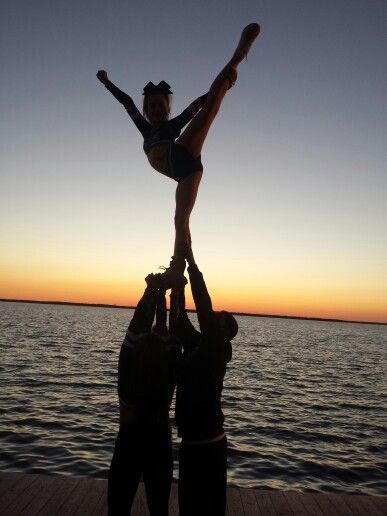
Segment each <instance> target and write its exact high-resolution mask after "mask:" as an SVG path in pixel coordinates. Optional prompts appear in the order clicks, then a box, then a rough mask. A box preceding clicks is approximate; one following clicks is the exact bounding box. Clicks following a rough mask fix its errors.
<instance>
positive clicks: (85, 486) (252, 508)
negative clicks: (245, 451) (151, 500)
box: [0, 473, 387, 516]
mask: <svg viewBox="0 0 387 516" xmlns="http://www.w3.org/2000/svg"><path fill="white" fill-rule="evenodd" d="M169 509H170V516H178V513H179V509H178V485H177V483H176V482H174V483H172V487H171V496H170V503H169ZM203 510H204V508H203ZM0 513H1V516H16V515H19V516H54V515H57V516H66V515H67V516H69V515H71V516H81V515H82V516H102V515H103V516H106V514H107V481H106V480H99V479H92V478H74V477H70V476H66V475H42V474H23V473H0ZM231 515H232V516H290V515H292V516H387V497H385V496H365V495H348V494H333V493H327V494H323V493H310V492H308V493H299V492H294V491H274V490H260V489H243V488H234V487H230V488H228V490H227V516H231ZM132 516H149V511H148V507H147V503H146V497H145V488H144V484H143V483H141V484H140V485H139V488H138V492H137V494H136V497H135V501H134V504H133V508H132ZM199 516H200V515H199Z"/></svg>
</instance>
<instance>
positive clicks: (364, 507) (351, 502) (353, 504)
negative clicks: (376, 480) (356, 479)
mask: <svg viewBox="0 0 387 516" xmlns="http://www.w3.org/2000/svg"><path fill="white" fill-rule="evenodd" d="M342 498H343V500H344V502H345V503H346V504H347V505H348V506H349V508H350V509H351V511H352V513H353V515H354V516H369V515H370V514H372V516H380V509H379V508H378V507H376V508H375V505H373V504H371V503H370V502H369V501H368V500H367V497H366V496H361V495H342ZM382 514H383V513H382Z"/></svg>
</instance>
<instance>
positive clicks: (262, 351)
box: [0, 303, 387, 494]
mask: <svg viewBox="0 0 387 516" xmlns="http://www.w3.org/2000/svg"><path fill="white" fill-rule="evenodd" d="M132 313H133V312H132V311H131V310H125V309H109V308H94V307H75V306H56V305H39V304H27V303H26V304H24V303H23V304H18V303H0V335H1V341H0V348H1V365H0V401H1V415H2V416H1V424H0V443H1V448H2V454H1V459H0V467H1V469H2V470H3V471H5V470H7V469H9V470H12V471H24V472H51V473H65V474H72V475H88V476H95V477H106V476H107V472H108V468H109V463H110V458H111V455H112V451H113V446H114V438H115V433H116V430H117V415H118V414H117V400H116V370H117V360H118V352H119V349H120V346H121V340H122V338H123V335H124V333H125V331H126V327H127V324H128V322H129V320H130V317H131V315H132ZM238 322H239V325H240V333H239V335H238V336H237V338H236V340H235V341H234V353H233V360H232V362H231V363H230V365H229V368H228V372H227V376H226V381H225V390H224V402H223V406H224V412H225V415H226V431H227V434H228V437H229V484H231V485H238V486H243V487H266V488H281V489H315V490H319V491H346V492H353V493H364V494H382V493H384V494H385V492H386V488H387V482H386V480H385V478H386V463H385V460H384V459H385V452H386V449H387V446H386V423H387V421H386V395H387V392H386V379H385V378H386V377H385V371H386V363H387V357H386V353H387V346H386V344H387V328H386V327H383V326H374V325H360V324H344V323H329V322H317V321H299V320H285V319H269V318H253V317H239V318H238ZM171 416H173V412H171ZM175 435H176V432H175ZM175 443H177V439H175ZM174 453H175V459H176V461H177V446H176V445H175V449H174ZM176 461H175V462H176ZM175 475H177V472H175Z"/></svg>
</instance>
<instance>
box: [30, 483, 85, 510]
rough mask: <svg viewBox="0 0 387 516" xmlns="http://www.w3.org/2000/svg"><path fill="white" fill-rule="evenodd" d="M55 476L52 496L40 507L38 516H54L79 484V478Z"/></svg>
mask: <svg viewBox="0 0 387 516" xmlns="http://www.w3.org/2000/svg"><path fill="white" fill-rule="evenodd" d="M54 478H55V485H54V488H53V492H52V496H51V497H50V499H49V500H48V501H47V502H46V503H45V505H43V507H42V508H41V509H40V511H39V512H38V516H52V515H53V514H57V512H58V511H59V510H60V508H61V507H62V505H63V504H64V503H65V502H66V500H67V499H68V498H69V496H70V495H71V493H72V492H73V491H74V490H75V489H77V487H78V484H79V478H74V477H70V476H67V475H58V476H55V477H54Z"/></svg>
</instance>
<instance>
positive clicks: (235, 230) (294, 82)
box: [0, 0, 387, 322]
mask: <svg viewBox="0 0 387 516" xmlns="http://www.w3.org/2000/svg"><path fill="white" fill-rule="evenodd" d="M0 19H1V21H0V24H1V36H0V38H1V39H0V60H1V61H0V62H1V74H0V82H1V97H0V109H1V122H0V124H1V126H0V152H1V158H0V165H1V182H0V189H1V191H0V233H1V235H0V236H1V238H0V298H8V299H9V298H13V299H35V300H61V301H75V302H90V303H109V304H123V305H133V304H135V303H136V301H137V299H138V297H139V296H140V295H141V293H142V289H143V284H144V282H143V278H144V277H145V276H146V274H148V273H149V272H157V267H158V266H159V265H167V264H168V263H169V260H170V256H171V254H172V250H173V237H174V228H173V213H174V191H175V187H176V183H174V182H173V181H171V180H170V179H168V178H166V177H164V176H162V175H161V174H158V173H157V172H155V171H154V170H153V169H152V168H151V167H150V165H149V164H148V162H147V160H146V157H145V154H144V153H143V150H142V137H141V135H140V134H139V133H138V131H137V129H136V128H135V126H134V125H133V123H132V122H131V120H130V119H129V117H128V115H127V114H126V112H125V111H124V109H123V107H122V106H121V105H120V104H118V103H117V101H116V100H115V99H114V98H113V97H112V96H111V95H110V93H109V92H108V91H107V90H106V89H105V88H104V87H103V86H102V85H101V84H100V83H99V82H98V81H97V79H96V77H95V74H96V72H97V70H98V69H101V68H103V69H106V70H107V71H108V74H109V77H110V78H111V80H112V81H113V82H114V83H115V84H116V85H117V86H119V87H120V88H121V89H123V90H124V91H126V92H127V93H128V94H130V95H131V96H132V97H133V100H134V101H135V102H136V104H137V105H138V106H139V107H140V103H141V100H142V95H141V92H142V88H143V86H144V85H145V84H146V83H147V82H148V81H150V80H152V81H153V82H159V81H160V80H162V79H164V80H166V81H167V82H168V83H169V84H171V86H172V90H173V92H174V96H173V106H172V111H173V113H172V114H173V115H176V114H178V113H180V112H181V111H182V110H183V109H184V108H185V107H186V106H187V105H188V104H189V103H190V102H191V101H192V100H193V99H195V98H196V97H198V96H199V95H201V94H203V93H204V92H206V91H207V90H208V88H209V85H210V83H211V81H212V79H213V78H214V76H215V75H216V73H217V72H218V71H219V70H220V69H221V68H222V66H223V64H224V63H225V62H226V60H227V59H228V58H229V57H231V54H232V51H233V50H234V47H235V45H236V43H237V42H238V40H239V35H240V31H241V29H242V28H243V27H244V26H245V25H246V24H247V23H249V22H252V21H257V22H259V23H260V24H261V27H262V33H261V35H260V37H259V38H258V40H257V42H256V44H255V46H254V47H253V49H252V50H251V52H250V54H249V57H248V62H247V63H246V62H244V63H242V64H241V65H240V67H239V77H238V81H237V83H236V85H235V87H234V88H233V89H232V90H230V92H229V93H228V94H227V96H226V98H225V100H224V103H223V105H222V108H221V111H220V113H219V115H218V117H217V119H216V121H215V123H214V124H213V127H212V128H211V131H210V133H209V136H208V139H207V142H206V144H205V147H204V149H203V154H202V160H203V164H204V175H203V180H202V184H201V187H200V191H199V196H198V200H197V204H196V206H195V209H194V211H193V214H192V219H191V220H192V222H191V232H192V238H193V247H194V252H195V256H196V259H197V262H198V264H199V267H200V268H201V270H202V271H203V273H204V275H205V278H206V280H207V284H208V288H209V290H210V293H211V295H212V298H213V302H214V306H215V308H219V309H229V310H234V311H239V312H241V311H243V312H252V313H267V314H280V315H296V316H312V317H328V318H331V317H333V318H342V319H351V320H367V321H380V322H387V202H386V199H387V174H386V162H387V155H386V154H387V151H386V149H387V145H386V141H387V117H386V114H387V113H386V111H387V109H386V106H387V102H386V101H387V98H386V96H387V93H386V92H387V67H386V62H385V57H386V54H387V39H386V34H387V3H386V2H385V1H382V0H369V1H364V0H324V1H321V0H318V1H317V0H297V1H294V2H289V1H288V0H261V1H259V0H257V1H252V0H240V1H238V2H235V0H222V1H211V0H206V1H204V0H197V1H195V2H191V3H188V2H181V1H179V2H178V1H177V0H165V1H163V2H158V1H149V0H146V1H144V0H141V1H140V0H135V1H134V0H130V1H129V0H125V1H124V0H110V1H109V2H108V1H103V2H102V1H98V0H97V1H95V0H93V1H91V0H84V1H82V2H75V1H71V0H39V1H38V2H27V1H26V0H20V1H17V2H15V1H12V0H5V1H3V2H1V7H0ZM190 306H192V304H191V300H190Z"/></svg>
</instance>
